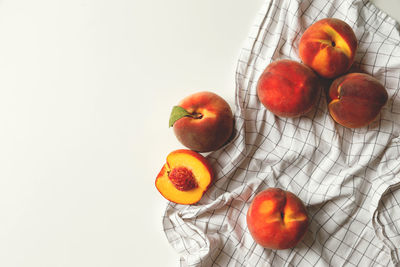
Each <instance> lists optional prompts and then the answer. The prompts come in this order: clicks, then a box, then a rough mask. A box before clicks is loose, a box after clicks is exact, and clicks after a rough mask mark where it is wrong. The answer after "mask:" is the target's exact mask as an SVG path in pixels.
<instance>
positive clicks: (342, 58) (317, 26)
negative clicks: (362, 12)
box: [299, 18, 357, 78]
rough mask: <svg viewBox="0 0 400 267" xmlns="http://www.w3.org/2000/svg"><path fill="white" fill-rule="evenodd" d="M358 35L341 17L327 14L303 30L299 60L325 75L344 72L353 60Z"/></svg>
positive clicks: (329, 76)
mask: <svg viewBox="0 0 400 267" xmlns="http://www.w3.org/2000/svg"><path fill="white" fill-rule="evenodd" d="M356 50H357V38H356V36H355V34H354V32H353V30H352V29H351V27H350V26H349V25H348V24H346V23H345V22H344V21H341V20H338V19H334V18H327V19H323V20H320V21H317V22H316V23H314V24H313V25H311V26H310V27H309V28H307V30H306V31H305V32H304V34H303V36H302V37H301V40H300V45H299V54H300V58H301V59H302V61H303V62H304V63H305V64H306V65H308V66H310V67H311V68H312V69H314V70H315V71H316V72H317V73H318V74H319V75H321V76H322V77H325V78H333V77H336V76H338V75H340V74H343V73H345V72H346V71H347V70H349V69H350V67H351V65H352V64H353V62H354V57H355V52H356Z"/></svg>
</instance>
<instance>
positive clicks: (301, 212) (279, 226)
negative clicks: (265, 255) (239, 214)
mask: <svg viewBox="0 0 400 267" xmlns="http://www.w3.org/2000/svg"><path fill="white" fill-rule="evenodd" d="M247 226H248V228H249V231H250V234H251V235H252V237H253V238H254V240H255V241H256V242H257V243H258V244H259V245H261V246H263V247H265V248H270V249H288V248H292V247H294V246H296V245H297V243H299V241H300V240H301V239H302V238H303V236H304V235H305V233H306V231H307V228H308V215H307V211H306V208H305V206H304V204H303V202H302V201H301V200H300V199H299V198H298V197H297V196H295V195H294V194H293V193H291V192H289V191H284V190H282V189H279V188H268V189H266V190H264V191H262V192H260V193H258V194H257V195H256V196H255V198H254V199H253V201H252V203H251V204H250V208H249V210H248V211H247Z"/></svg>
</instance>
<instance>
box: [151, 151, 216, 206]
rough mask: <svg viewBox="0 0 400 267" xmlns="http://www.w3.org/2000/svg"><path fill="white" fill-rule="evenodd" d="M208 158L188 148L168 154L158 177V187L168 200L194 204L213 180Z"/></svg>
mask: <svg viewBox="0 0 400 267" xmlns="http://www.w3.org/2000/svg"><path fill="white" fill-rule="evenodd" d="M213 177H214V174H213V171H212V168H211V166H210V164H209V163H208V161H207V159H206V158H205V157H203V156H202V155H201V154H199V153H197V152H194V151H192V150H188V149H179V150H175V151H173V152H171V153H170V154H168V156H167V163H166V164H164V166H163V167H162V169H161V171H160V173H159V174H158V175H157V178H156V182H155V184H156V188H157V190H158V191H159V192H160V193H161V195H163V196H164V197H165V198H166V199H167V200H169V201H172V202H174V203H178V204H184V205H187V204H194V203H196V202H198V201H199V200H200V199H201V197H202V196H203V194H204V192H205V191H206V190H207V189H208V188H209V186H210V185H211V183H212V181H213Z"/></svg>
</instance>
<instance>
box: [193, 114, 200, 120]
mask: <svg viewBox="0 0 400 267" xmlns="http://www.w3.org/2000/svg"><path fill="white" fill-rule="evenodd" d="M192 118H193V119H198V120H199V119H201V118H203V114H201V113H193V114H192Z"/></svg>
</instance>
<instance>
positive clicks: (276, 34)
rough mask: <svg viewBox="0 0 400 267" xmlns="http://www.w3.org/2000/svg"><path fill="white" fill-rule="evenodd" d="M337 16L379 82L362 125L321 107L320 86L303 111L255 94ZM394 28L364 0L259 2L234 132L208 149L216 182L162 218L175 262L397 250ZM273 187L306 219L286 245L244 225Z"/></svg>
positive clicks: (299, 259) (397, 48) (397, 56)
mask: <svg viewBox="0 0 400 267" xmlns="http://www.w3.org/2000/svg"><path fill="white" fill-rule="evenodd" d="M326 17H335V18H339V19H342V20H344V21H346V22H347V23H348V24H349V25H350V26H351V27H352V28H353V30H354V31H355V34H356V36H357V38H358V44H359V47H358V51H357V54H356V59H355V66H356V67H358V68H359V69H361V70H362V71H364V72H366V73H369V74H371V75H373V76H374V77H375V78H377V79H378V80H379V81H380V82H381V83H382V84H383V85H384V86H385V87H386V89H387V91H388V94H389V100H388V102H387V104H386V106H385V107H384V109H383V111H382V112H381V114H380V117H379V118H378V119H377V120H376V121H374V122H373V123H372V124H370V125H369V126H368V127H364V128H360V129H347V128H344V127H342V126H340V125H338V124H336V123H335V122H334V121H333V120H332V118H331V117H330V115H329V112H328V110H327V102H326V98H325V95H326V94H325V92H324V91H323V90H322V91H321V93H320V95H319V100H318V102H317V106H316V108H315V109H314V110H313V111H312V112H310V113H308V114H307V115H305V116H302V117H300V118H294V119H292V118H290V119H287V118H280V117H276V116H274V115H273V114H272V113H271V112H269V111H267V110H266V109H265V108H264V106H263V105H262V104H261V103H260V102H259V100H258V98H257V94H256V84H257V80H258V78H259V76H260V75H261V73H262V72H263V70H264V69H265V67H266V66H267V65H268V64H269V63H270V62H272V61H275V60H278V59H292V60H296V61H300V58H299V55H298V45H299V40H300V37H301V35H302V33H303V32H304V30H305V29H306V28H307V27H309V26H310V25H311V24H312V23H314V22H315V21H317V20H319V19H322V18H326ZM399 32H400V26H399V24H397V23H396V22H395V21H394V20H393V19H392V18H390V17H388V16H387V15H385V14H384V13H383V12H382V11H380V10H378V9H377V8H376V7H375V6H374V5H373V4H371V3H370V2H368V1H365V0H314V1H312V0H303V1H301V0H266V2H265V4H264V5H263V7H262V9H261V10H260V12H259V14H258V15H257V18H256V23H255V25H254V27H253V28H252V29H251V33H250V36H249V37H248V39H247V42H246V44H245V47H244V48H243V50H242V52H241V56H240V59H239V62H238V66H237V73H236V112H235V123H236V125H235V131H236V133H235V134H236V135H235V138H234V139H233V140H232V141H231V142H230V143H229V144H227V145H226V146H225V147H224V148H222V149H220V150H218V151H215V152H213V153H211V154H209V155H208V159H209V160H210V162H211V163H212V165H213V168H214V171H215V174H216V180H215V182H214V184H213V185H212V187H211V188H210V189H209V190H208V191H207V193H206V194H205V195H204V196H203V198H202V200H201V201H200V202H199V203H198V204H196V205H191V206H183V205H177V204H173V203H169V204H168V206H167V208H166V212H165V215H164V217H163V226H164V231H165V234H166V237H167V239H168V241H169V242H170V244H171V245H172V246H173V247H174V248H175V249H176V250H177V252H178V253H180V255H181V260H180V263H181V265H182V266H343V265H346V266H347V265H348V266H371V265H372V266H379V265H382V266H396V265H399V264H400V262H399V252H400V251H399V250H400V205H399V204H400V183H399V182H400V139H399V132H400V127H399V126H400V96H399V87H400V34H399ZM268 187H279V188H282V189H285V190H289V191H291V192H293V193H294V194H296V195H297V196H299V198H300V199H301V200H302V201H303V202H304V203H305V205H306V207H307V210H308V214H309V216H310V221H311V222H310V225H309V229H308V231H307V233H306V235H305V237H304V239H303V240H302V241H301V242H300V243H299V244H298V245H297V246H296V247H295V248H293V249H287V250H279V251H276V250H269V249H264V248H262V247H261V246H259V245H257V244H256V243H255V242H254V241H253V239H252V237H251V235H250V233H249V231H248V228H247V225H246V213H247V209H248V207H249V204H250V202H251V201H252V199H253V198H254V196H255V194H256V193H258V192H260V191H262V190H263V189H266V188H268Z"/></svg>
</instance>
